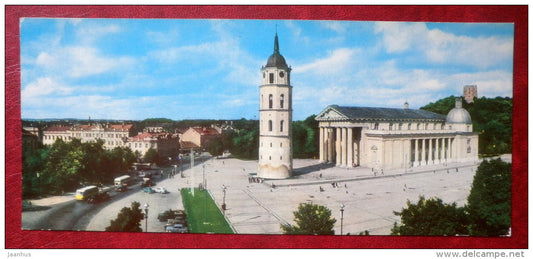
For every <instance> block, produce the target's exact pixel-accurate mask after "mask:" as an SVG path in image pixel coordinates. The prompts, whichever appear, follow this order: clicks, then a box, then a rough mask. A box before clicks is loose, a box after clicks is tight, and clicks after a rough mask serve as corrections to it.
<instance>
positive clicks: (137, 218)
mask: <svg viewBox="0 0 533 259" xmlns="http://www.w3.org/2000/svg"><path fill="white" fill-rule="evenodd" d="M143 219H144V214H143V212H142V210H141V204H140V203H139V202H136V201H134V202H132V203H131V207H124V208H122V209H121V210H120V212H119V213H118V215H117V218H116V219H114V220H111V221H110V225H109V226H108V227H106V228H105V231H114V232H142V228H141V220H143Z"/></svg>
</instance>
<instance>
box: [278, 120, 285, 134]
mask: <svg viewBox="0 0 533 259" xmlns="http://www.w3.org/2000/svg"><path fill="white" fill-rule="evenodd" d="M283 124H284V123H283V120H282V121H281V122H280V124H279V132H283Z"/></svg>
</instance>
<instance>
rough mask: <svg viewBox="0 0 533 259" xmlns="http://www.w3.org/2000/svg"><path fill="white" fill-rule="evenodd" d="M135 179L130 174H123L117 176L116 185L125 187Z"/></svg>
mask: <svg viewBox="0 0 533 259" xmlns="http://www.w3.org/2000/svg"><path fill="white" fill-rule="evenodd" d="M132 181H133V178H131V177H130V176H129V175H123V176H120V177H117V178H115V187H116V188H118V187H125V186H128V185H130V184H131V182H132Z"/></svg>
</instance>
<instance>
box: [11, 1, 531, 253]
mask: <svg viewBox="0 0 533 259" xmlns="http://www.w3.org/2000/svg"><path fill="white" fill-rule="evenodd" d="M22 17H69V18H195V19H204V18H219V19H298V20H300V19H306V20H360V21H385V20H386V21H428V22H510V23H514V24H515V44H514V47H515V48H514V75H513V85H514V90H513V97H514V108H513V178H512V194H513V196H512V237H509V238H477V237H396V236H342V237H341V236H284V235H203V234H188V235H182V236H180V237H179V242H176V241H177V238H176V236H168V235H165V234H157V233H106V232H73V231H23V230H21V216H20V215H21V211H22V209H21V204H22V201H21V195H20V192H21V182H22V181H21V173H20V172H21V149H20V146H21V130H20V129H21V118H20V116H21V114H20V46H19V44H20V32H19V18H22ZM5 23H6V25H5V26H6V27H5V44H6V45H5V55H6V63H5V68H6V70H5V73H6V74H5V116H6V117H5V123H6V125H5V127H6V128H5V129H6V136H5V137H6V138H5V144H6V150H5V151H6V155H5V159H6V165H5V169H6V177H5V181H6V182H5V185H6V189H5V192H6V193H5V197H6V198H5V220H6V223H5V231H6V233H5V235H6V236H5V247H6V248H19V249H20V248H527V245H528V235H527V233H528V232H527V231H528V211H527V209H528V196H527V194H528V190H527V181H528V176H527V143H528V142H527V129H528V127H527V86H528V85H527V84H528V74H527V72H528V67H527V62H528V48H527V46H528V37H527V35H528V8H527V6H302V5H298V6H285V5H283V6H255V5H254V6H244V5H222V6H192V5H177V6H104V5H99V6H67V5H60V6H29V5H25V6H16V5H8V6H5ZM88 237H90V238H88ZM88 240H93V242H90V243H87V241H88ZM80 244H83V245H80Z"/></svg>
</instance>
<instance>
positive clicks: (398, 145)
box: [316, 98, 478, 170]
mask: <svg viewBox="0 0 533 259" xmlns="http://www.w3.org/2000/svg"><path fill="white" fill-rule="evenodd" d="M316 120H317V121H318V122H319V128H320V130H319V152H320V153H319V154H320V155H319V159H320V161H321V162H325V163H333V164H336V165H337V166H343V167H353V166H364V167H368V168H374V169H377V170H381V169H385V170H387V169H407V168H411V167H419V166H426V165H434V164H446V163H448V162H467V161H476V160H477V157H478V134H477V133H475V132H473V129H472V120H471V118H470V114H469V113H468V111H466V110H465V109H464V108H462V100H461V99H460V98H458V99H457V100H456V104H455V108H453V109H452V110H450V112H449V113H448V115H447V116H443V115H440V114H436V113H432V112H429V111H424V110H415V109H409V106H408V104H407V103H406V104H405V105H404V108H398V109H393V108H373V107H347V106H338V105H330V106H328V107H326V108H325V109H324V110H323V111H322V112H321V113H320V114H319V115H318V116H316Z"/></svg>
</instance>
